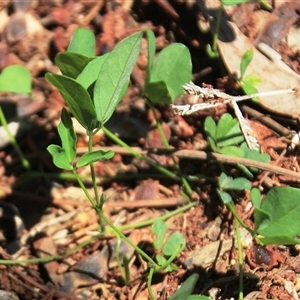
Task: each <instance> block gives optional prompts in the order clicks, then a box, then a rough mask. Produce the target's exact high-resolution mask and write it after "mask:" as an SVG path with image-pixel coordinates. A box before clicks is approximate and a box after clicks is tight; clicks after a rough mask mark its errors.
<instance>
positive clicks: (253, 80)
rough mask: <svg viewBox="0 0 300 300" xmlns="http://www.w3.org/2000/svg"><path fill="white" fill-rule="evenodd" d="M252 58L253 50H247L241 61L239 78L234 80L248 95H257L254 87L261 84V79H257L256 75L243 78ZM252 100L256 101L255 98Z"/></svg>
mask: <svg viewBox="0 0 300 300" xmlns="http://www.w3.org/2000/svg"><path fill="white" fill-rule="evenodd" d="M252 58H253V49H249V50H248V51H246V52H245V53H244V55H243V57H242V59H241V63H240V77H239V78H236V79H235V80H236V81H237V82H238V84H239V85H240V87H241V88H242V89H243V90H244V92H245V93H246V94H248V95H250V94H255V93H258V90H257V88H256V86H257V85H259V84H261V83H262V80H261V78H259V77H258V76H257V75H256V74H249V75H247V76H245V73H246V70H247V67H248V66H249V64H250V63H251V61H252ZM253 100H256V101H258V99H257V98H253Z"/></svg>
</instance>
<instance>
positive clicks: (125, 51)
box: [94, 32, 142, 125]
mask: <svg viewBox="0 0 300 300" xmlns="http://www.w3.org/2000/svg"><path fill="white" fill-rule="evenodd" d="M141 37H142V33H140V32H138V33H135V34H133V35H131V36H129V37H127V38H126V39H124V40H123V41H122V42H120V43H119V44H118V45H117V46H116V47H115V48H114V49H113V50H112V51H111V52H110V53H109V55H108V57H107V58H106V60H105V61H104V63H103V65H102V68H101V70H100V73H99V77H98V79H97V81H96V84H95V88H94V103H95V108H96V113H97V119H98V121H99V122H101V123H102V125H103V124H104V123H105V122H106V121H108V119H109V118H110V117H111V115H112V114H113V112H114V110H115V109H116V107H117V105H118V103H119V102H120V100H121V98H120V97H121V94H122V93H124V86H125V85H127V84H128V82H129V78H130V74H131V72H132V69H133V67H134V65H135V63H136V60H137V57H138V55H139V51H140V47H141Z"/></svg>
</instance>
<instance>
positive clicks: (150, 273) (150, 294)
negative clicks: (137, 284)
mask: <svg viewBox="0 0 300 300" xmlns="http://www.w3.org/2000/svg"><path fill="white" fill-rule="evenodd" d="M153 275H154V268H150V272H149V275H148V280H147V287H148V293H149V297H150V299H151V300H155V297H154V294H153V291H152V288H151V284H152V278H153Z"/></svg>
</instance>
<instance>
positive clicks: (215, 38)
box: [211, 1, 223, 53]
mask: <svg viewBox="0 0 300 300" xmlns="http://www.w3.org/2000/svg"><path fill="white" fill-rule="evenodd" d="M222 11H223V4H222V1H221V6H220V8H219V9H218V15H217V23H216V29H215V32H214V35H213V41H212V47H211V48H212V51H213V52H214V53H218V37H219V32H220V26H221V20H222Z"/></svg>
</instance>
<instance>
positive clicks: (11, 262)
mask: <svg viewBox="0 0 300 300" xmlns="http://www.w3.org/2000/svg"><path fill="white" fill-rule="evenodd" d="M197 205H198V203H197V202H193V203H189V204H187V205H185V206H183V207H180V208H178V209H176V210H174V211H172V212H170V213H168V214H165V215H164V216H161V217H160V218H159V219H161V220H163V221H164V220H167V219H169V218H171V217H172V216H174V215H176V214H179V213H181V212H184V211H186V210H189V209H191V208H192V207H194V206H197ZM155 220H156V219H152V220H148V221H145V222H139V223H133V224H129V225H124V226H120V227H117V229H118V231H125V230H129V229H132V228H141V227H145V226H149V225H151V224H153V223H154V222H155ZM112 232H114V231H113V230H112V229H111V228H107V229H106V230H105V232H104V233H101V234H100V235H97V236H96V237H92V238H90V239H89V240H88V241H85V242H83V243H81V244H79V245H77V246H76V247H74V248H72V249H69V250H67V251H66V252H62V253H59V254H57V255H51V256H45V257H43V258H34V259H26V260H16V259H15V260H0V264H3V265H17V264H30V263H42V262H48V261H52V260H56V259H59V258H62V257H63V256H66V255H69V254H71V253H73V252H75V251H77V250H79V249H81V248H83V247H85V246H87V245H89V244H90V243H91V242H93V241H94V240H96V239H99V237H102V236H105V235H107V234H110V233H112Z"/></svg>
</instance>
